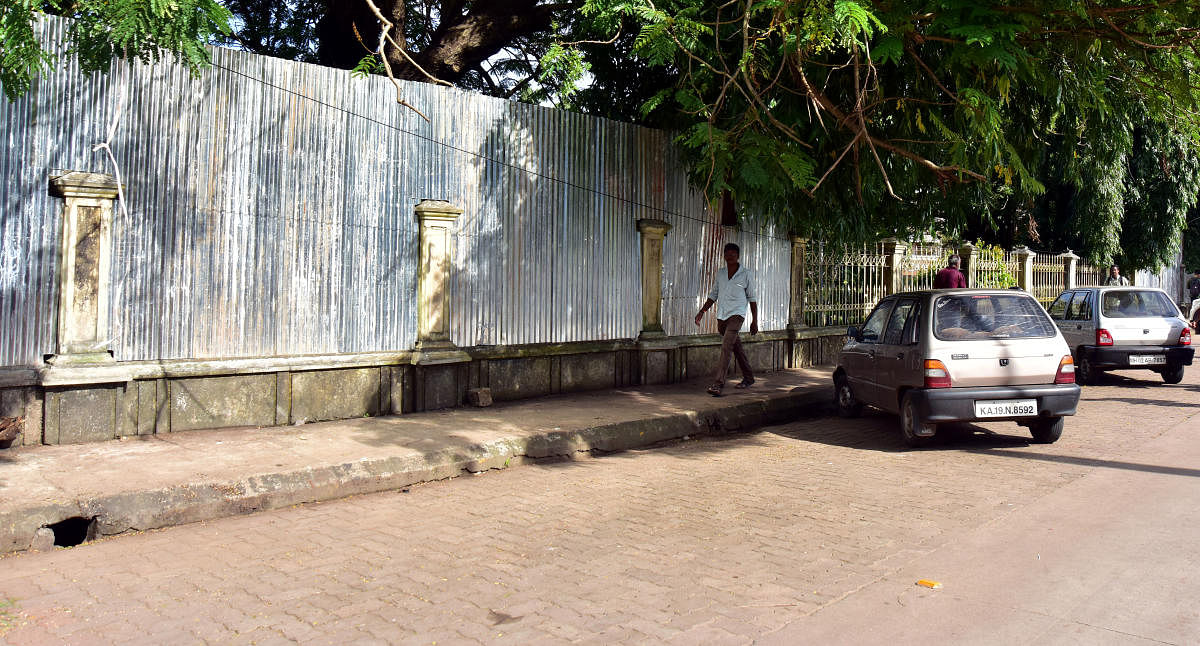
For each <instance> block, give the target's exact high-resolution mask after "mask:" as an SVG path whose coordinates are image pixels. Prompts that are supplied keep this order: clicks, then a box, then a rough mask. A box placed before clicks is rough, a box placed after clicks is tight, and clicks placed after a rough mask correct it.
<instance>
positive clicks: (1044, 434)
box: [1029, 417, 1063, 444]
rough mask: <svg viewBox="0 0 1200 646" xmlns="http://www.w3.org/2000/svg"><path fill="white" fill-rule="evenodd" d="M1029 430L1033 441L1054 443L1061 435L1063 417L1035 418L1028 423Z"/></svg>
mask: <svg viewBox="0 0 1200 646" xmlns="http://www.w3.org/2000/svg"><path fill="white" fill-rule="evenodd" d="M1029 432H1030V433H1031V434H1033V441H1034V442H1037V443H1038V444H1054V443H1055V442H1056V441H1058V438H1060V437H1062V432H1063V418H1061V417H1054V418H1051V419H1039V420H1036V421H1034V422H1033V423H1032V424H1030V425H1029Z"/></svg>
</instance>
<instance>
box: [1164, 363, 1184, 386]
mask: <svg viewBox="0 0 1200 646" xmlns="http://www.w3.org/2000/svg"><path fill="white" fill-rule="evenodd" d="M1162 378H1163V381H1165V382H1166V383H1168V384H1177V383H1179V382H1181V381H1183V366H1182V365H1177V366H1167V368H1166V369H1165V370H1163V371H1162Z"/></svg>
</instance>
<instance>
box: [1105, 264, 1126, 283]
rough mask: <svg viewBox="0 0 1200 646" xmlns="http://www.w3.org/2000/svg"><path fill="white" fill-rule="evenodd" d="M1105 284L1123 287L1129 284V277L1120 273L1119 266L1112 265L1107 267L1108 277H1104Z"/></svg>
mask: <svg viewBox="0 0 1200 646" xmlns="http://www.w3.org/2000/svg"><path fill="white" fill-rule="evenodd" d="M1104 284H1105V286H1111V285H1115V286H1117V287H1124V286H1125V285H1128V284H1129V279H1128V278H1126V277H1124V276H1122V275H1121V268H1120V267H1118V266H1116V265H1113V266H1111V267H1109V268H1108V278H1105V279H1104Z"/></svg>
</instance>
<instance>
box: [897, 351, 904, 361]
mask: <svg viewBox="0 0 1200 646" xmlns="http://www.w3.org/2000/svg"><path fill="white" fill-rule="evenodd" d="M896 358H897V359H903V358H904V353H903V352H897V353H896Z"/></svg>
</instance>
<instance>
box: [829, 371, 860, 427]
mask: <svg viewBox="0 0 1200 646" xmlns="http://www.w3.org/2000/svg"><path fill="white" fill-rule="evenodd" d="M833 403H834V404H835V405H836V406H837V412H838V415H839V416H841V417H858V416H859V415H862V402H860V401H858V399H857V398H855V397H854V390H853V389H851V388H850V380H849V379H847V378H846V376H845V375H840V376H838V377H837V378H836V379H834V380H833Z"/></svg>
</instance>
